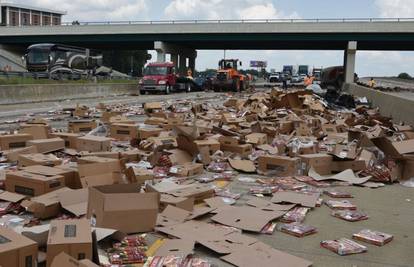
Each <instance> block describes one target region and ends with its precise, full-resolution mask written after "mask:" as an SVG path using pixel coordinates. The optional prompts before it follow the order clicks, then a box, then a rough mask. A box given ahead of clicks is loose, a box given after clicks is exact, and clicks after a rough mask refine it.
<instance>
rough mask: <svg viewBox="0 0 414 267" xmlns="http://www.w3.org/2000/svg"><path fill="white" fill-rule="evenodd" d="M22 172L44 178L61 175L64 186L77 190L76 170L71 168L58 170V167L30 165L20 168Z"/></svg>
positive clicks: (77, 178)
mask: <svg viewBox="0 0 414 267" xmlns="http://www.w3.org/2000/svg"><path fill="white" fill-rule="evenodd" d="M22 170H23V171H26V172H30V173H34V174H40V175H44V176H56V175H61V176H63V177H64V178H65V186H67V187H69V188H72V189H77V188H79V187H78V185H79V175H78V172H77V169H72V168H64V166H63V167H62V168H58V167H48V166H42V165H32V166H27V167H23V168H22Z"/></svg>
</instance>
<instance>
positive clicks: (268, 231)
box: [260, 222, 277, 235]
mask: <svg viewBox="0 0 414 267" xmlns="http://www.w3.org/2000/svg"><path fill="white" fill-rule="evenodd" d="M276 225H277V224H276V223H275V222H269V223H267V224H266V225H265V226H264V227H263V229H262V230H261V231H260V233H261V234H267V235H271V234H273V232H274V231H275V229H276Z"/></svg>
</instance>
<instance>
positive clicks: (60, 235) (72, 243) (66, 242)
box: [46, 219, 92, 267]
mask: <svg viewBox="0 0 414 267" xmlns="http://www.w3.org/2000/svg"><path fill="white" fill-rule="evenodd" d="M61 252H65V253H67V254H68V255H70V256H72V257H74V258H75V259H77V260H83V259H89V260H91V259H92V231H91V226H90V225H89V221H88V220H85V219H81V220H53V221H51V222H50V230H49V236H48V240H47V258H46V263H47V266H49V267H50V266H51V265H52V261H53V259H54V257H55V256H57V255H59V254H60V253H61Z"/></svg>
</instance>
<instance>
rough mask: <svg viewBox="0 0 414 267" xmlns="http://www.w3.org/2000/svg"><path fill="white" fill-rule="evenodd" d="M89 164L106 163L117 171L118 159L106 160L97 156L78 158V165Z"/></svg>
mask: <svg viewBox="0 0 414 267" xmlns="http://www.w3.org/2000/svg"><path fill="white" fill-rule="evenodd" d="M90 163H106V164H113V165H114V166H116V167H117V169H119V164H120V163H119V159H118V158H106V157H98V156H83V157H80V158H78V164H90Z"/></svg>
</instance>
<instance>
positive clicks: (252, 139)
mask: <svg viewBox="0 0 414 267" xmlns="http://www.w3.org/2000/svg"><path fill="white" fill-rule="evenodd" d="M246 143H250V144H253V145H264V144H267V134H264V133H252V134H248V135H246Z"/></svg>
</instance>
